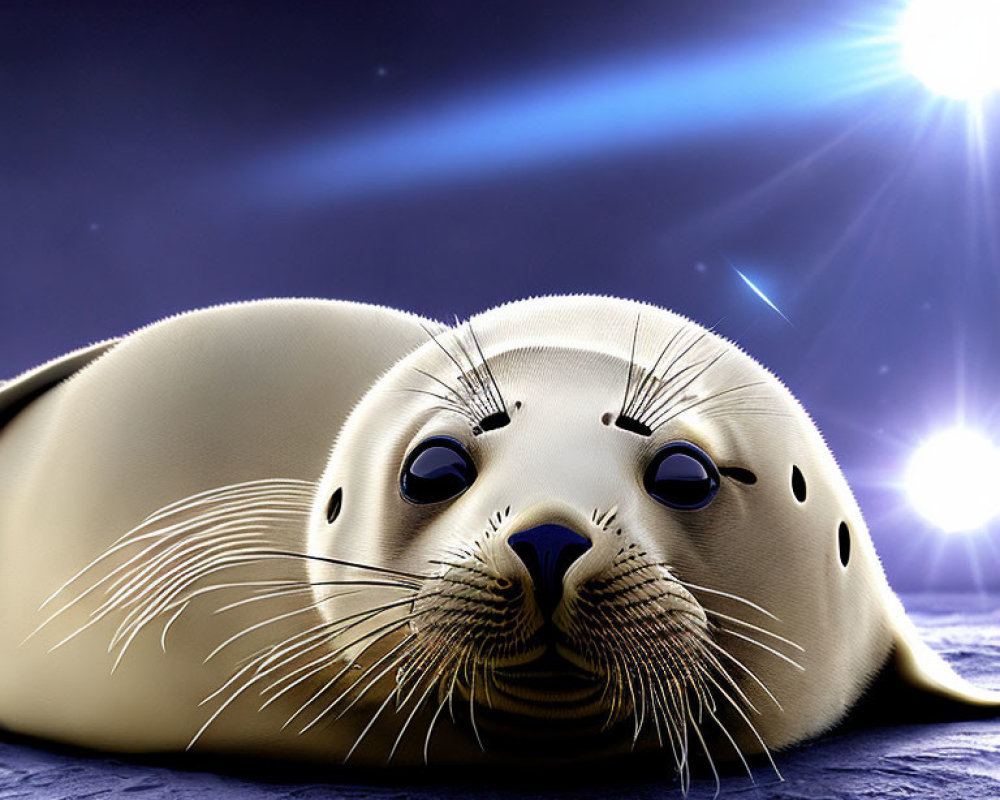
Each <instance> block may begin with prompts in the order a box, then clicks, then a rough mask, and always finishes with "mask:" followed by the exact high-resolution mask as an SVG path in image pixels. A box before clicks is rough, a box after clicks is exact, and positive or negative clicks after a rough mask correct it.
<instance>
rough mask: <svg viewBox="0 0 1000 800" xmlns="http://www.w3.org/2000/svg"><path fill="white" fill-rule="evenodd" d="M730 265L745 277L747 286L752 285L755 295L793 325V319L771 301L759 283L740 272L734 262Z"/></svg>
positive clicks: (734, 270) (744, 280)
mask: <svg viewBox="0 0 1000 800" xmlns="http://www.w3.org/2000/svg"><path fill="white" fill-rule="evenodd" d="M729 266H730V267H732V268H733V272H735V273H736V274H737V275H739V276H740V278H742V279H743V283H745V284H746V285H747V286H749V287H750V288H751V289H752V290H753V293H754V294H755V295H757V297H759V298H760V299H761V300H763V301H764V302H765V303H767V305H768V306H769V307H770V308H772V309H773V310H774V311H776V312H777V313H778V314H779V315H780V316H781V318H782V319H783V320H784V321H785V322H787V323H788V324H789V325H791V324H792V321H791V320H790V319H789V318H788V317H786V316H785V315H784V313H782V311H781V309H780V308H778V307H777V306H776V305H775V304H774V303H772V302H771V298H769V297H768V296H767V295H766V294H764V293H763V292H762V291H761V290H760V289H759V288H758V287H757V284H755V283H754V282H753V281H752V280H750V279H749V278H748V277H747V276H746V275H744V274H743V273H742V272H740V271H739V270H738V269H737V268H736V267H735V266H733V265H732V264H730V265H729ZM793 327H794V326H793Z"/></svg>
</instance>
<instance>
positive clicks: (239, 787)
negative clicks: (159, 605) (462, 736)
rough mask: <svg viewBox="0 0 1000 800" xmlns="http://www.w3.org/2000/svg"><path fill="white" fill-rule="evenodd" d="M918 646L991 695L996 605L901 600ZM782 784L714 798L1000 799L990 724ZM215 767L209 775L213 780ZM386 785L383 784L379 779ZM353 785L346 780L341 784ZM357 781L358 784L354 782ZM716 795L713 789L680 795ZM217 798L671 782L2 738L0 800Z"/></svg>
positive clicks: (883, 737) (792, 757)
mask: <svg viewBox="0 0 1000 800" xmlns="http://www.w3.org/2000/svg"><path fill="white" fill-rule="evenodd" d="M904 602H905V603H906V606H907V609H908V610H909V612H910V615H911V617H912V618H913V619H914V621H915V622H916V623H917V624H918V625H919V627H920V628H921V630H922V632H923V634H924V636H925V638H926V639H927V641H929V642H930V644H931V645H932V646H934V647H935V648H936V649H937V650H939V651H941V652H943V653H944V655H945V656H946V657H947V658H948V660H949V661H951V662H952V663H953V664H954V665H955V667H956V669H958V670H959V671H960V672H961V673H962V674H963V675H965V676H966V677H968V678H970V679H971V680H972V681H974V682H975V683H977V684H980V685H983V686H991V687H995V688H1000V597H997V596H994V597H989V598H984V597H974V596H964V595H920V596H913V595H911V596H908V597H904ZM778 765H779V767H780V769H781V771H782V773H783V774H784V777H785V780H784V782H783V783H779V782H778V781H777V780H776V779H775V777H774V775H773V773H771V772H769V771H768V770H767V769H764V768H761V769H759V770H757V771H756V776H755V777H756V780H757V785H756V786H754V785H753V784H752V783H751V782H750V780H749V779H748V778H747V777H746V776H742V777H739V776H734V777H729V778H726V779H724V780H723V783H722V787H721V797H722V798H727V797H735V798H740V800H758V798H759V799H760V800H764V798H767V800H772V799H773V800H800V799H802V800H805V799H806V798H808V799H809V800H862V799H863V798H879V800H882V799H886V800H893V799H895V798H919V800H938V798H941V799H942V800H944V799H945V798H947V799H948V800H952V799H954V800H980V799H982V800H986V799H987V798H988V799H989V800H997V799H998V798H1000V718H998V719H996V720H988V721H981V722H955V723H947V724H935V725H906V726H898V727H893V728H874V729H867V730H862V731H857V730H855V731H849V732H847V731H845V732H841V733H834V734H831V735H828V736H826V737H824V738H822V739H820V740H819V741H816V742H813V743H811V744H809V745H806V746H803V747H800V748H798V749H796V750H794V751H790V752H787V753H782V754H780V755H779V757H778ZM213 770H215V771H213ZM383 777H384V776H383ZM341 780H351V781H354V782H353V783H347V782H340V781H341ZM362 781H363V782H362ZM714 794H715V785H714V783H712V782H711V781H703V782H700V783H696V785H695V786H694V788H693V790H692V792H691V793H690V795H689V797H691V798H707V797H712V796H713V795H714ZM113 797H129V798H135V800H146V799H147V798H148V799H152V798H196V797H197V798H202V797H207V798H218V799H219V800H235V798H240V800H279V799H280V800H284V799H285V798H296V799H297V800H319V798H326V799H327V800H348V799H349V800H367V799H368V798H372V800H390V798H391V800H410V799H411V798H412V799H413V800H439V799H440V798H448V799H449V800H472V799H473V798H475V799H476V800H527V799H528V798H532V800H534V798H558V799H559V800H562V799H563V798H565V800H571V799H572V800H576V798H580V799H581V800H584V799H589V798H594V800H598V798H600V800H610V798H623V799H624V798H628V800H652V799H653V798H656V800H660V798H663V799H664V800H672V799H673V798H680V797H681V795H680V790H679V788H678V785H677V783H676V782H674V781H673V780H672V779H670V778H668V777H667V776H656V775H650V774H648V773H646V774H643V775H640V776H634V775H633V776H632V777H623V770H622V768H621V767H620V766H615V767H610V766H608V767H605V768H604V769H601V770H599V771H598V772H597V773H596V774H588V775H587V776H586V777H582V778H581V777H580V776H576V777H573V776H567V775H566V774H565V773H564V774H562V775H559V776H553V775H549V776H547V777H546V776H544V775H537V774H532V775H530V776H529V775H524V776H520V777H518V776H513V777H512V776H510V775H508V776H506V777H505V781H504V782H503V784H502V785H501V784H499V783H498V782H497V781H496V780H495V775H491V774H490V773H489V772H483V771H480V773H479V774H478V775H473V776H466V777H464V778H462V779H461V781H460V782H456V781H455V780H454V779H448V778H447V777H446V776H443V775H442V774H440V773H437V774H432V775H431V776H429V777H428V776H423V777H421V778H419V779H407V780H405V781H399V779H398V778H397V779H396V781H395V782H394V783H387V782H385V781H384V780H383V778H381V777H379V776H374V777H371V776H369V777H366V778H360V777H359V776H357V775H356V774H342V775H340V776H339V778H337V779H335V781H331V780H330V777H329V776H326V777H325V778H320V777H318V775H317V773H316V772H313V773H312V774H308V773H303V772H302V771H301V770H296V769H295V768H290V767H284V768H282V769H281V770H280V771H279V770H278V769H277V768H269V767H259V766H258V767H257V768H256V769H254V768H248V767H247V766H246V765H231V764H230V765H218V764H215V765H212V766H209V765H206V764H205V763H204V762H197V763H194V762H192V761H190V760H181V761H178V760H176V759H174V760H172V761H164V760H151V759H145V760H141V759H121V758H112V757H107V756H98V755H93V754H81V753H79V752H71V751H67V750H62V749H55V748H47V747H45V746H43V745H39V744H37V743H33V742H24V741H20V740H17V739H15V738H12V737H8V738H6V739H0V800H6V798H31V800H35V799H36V798H37V799H38V800H55V799H56V798H60V799H62V798H67V800H68V799H69V798H74V800H76V798H113Z"/></svg>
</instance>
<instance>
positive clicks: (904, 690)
mask: <svg viewBox="0 0 1000 800" xmlns="http://www.w3.org/2000/svg"><path fill="white" fill-rule="evenodd" d="M894 605H896V606H897V607H896V609H895V611H894V613H893V614H892V626H893V630H894V638H895V646H894V649H893V653H892V655H891V656H890V659H889V662H888V663H887V664H886V667H885V670H884V671H883V675H882V676H881V677H880V678H879V682H887V683H891V684H893V686H894V691H892V692H890V693H888V695H886V694H885V693H884V692H882V691H881V690H880V692H879V694H882V695H883V696H884V697H885V696H888V697H891V698H892V700H891V705H892V707H891V708H886V707H883V710H884V711H885V712H887V716H888V717H889V718H891V719H893V720H894V721H895V720H899V721H924V720H943V719H971V718H982V717H991V716H1000V691H995V690H990V689H984V688H980V687H977V686H974V685H973V684H971V683H970V682H969V681H967V680H966V679H965V678H963V677H961V676H960V675H959V674H958V673H957V672H955V670H954V669H952V668H951V666H950V665H949V664H948V663H947V662H946V661H945V660H944V659H943V658H942V657H941V656H940V655H939V654H938V653H936V652H935V651H934V650H932V649H931V648H930V647H929V646H928V645H927V644H926V643H925V642H924V641H923V640H921V638H920V634H919V633H918V631H917V629H916V627H915V626H914V625H913V623H912V622H911V621H910V620H909V619H908V618H907V617H906V615H905V613H904V612H903V608H902V605H901V604H900V603H899V601H898V600H897V601H896V603H895V604H894ZM872 694H873V693H871V692H870V693H869V695H870V696H871V695H872Z"/></svg>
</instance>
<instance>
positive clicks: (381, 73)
mask: <svg viewBox="0 0 1000 800" xmlns="http://www.w3.org/2000/svg"><path fill="white" fill-rule="evenodd" d="M375 74H376V75H378V77H380V78H384V77H385V76H386V75H388V74H389V70H388V69H386V68H385V67H384V66H380V67H379V68H378V69H376V70H375Z"/></svg>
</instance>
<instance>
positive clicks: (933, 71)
mask: <svg viewBox="0 0 1000 800" xmlns="http://www.w3.org/2000/svg"><path fill="white" fill-rule="evenodd" d="M899 38H900V43H901V45H902V51H903V63H904V64H905V65H906V67H907V69H909V70H910V71H911V72H912V73H913V74H914V75H916V76H917V77H918V78H919V79H920V80H921V81H922V82H923V83H924V85H926V86H927V88H928V89H930V90H931V91H932V92H934V93H935V94H941V95H945V96H947V97H951V98H954V99H957V100H976V99H980V98H983V97H985V96H986V95H987V94H989V93H990V92H993V91H996V90H998V89H1000V0H915V2H913V4H912V5H910V7H909V8H908V9H907V11H906V12H905V13H904V15H903V18H902V22H901V25H900V28H899Z"/></svg>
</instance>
